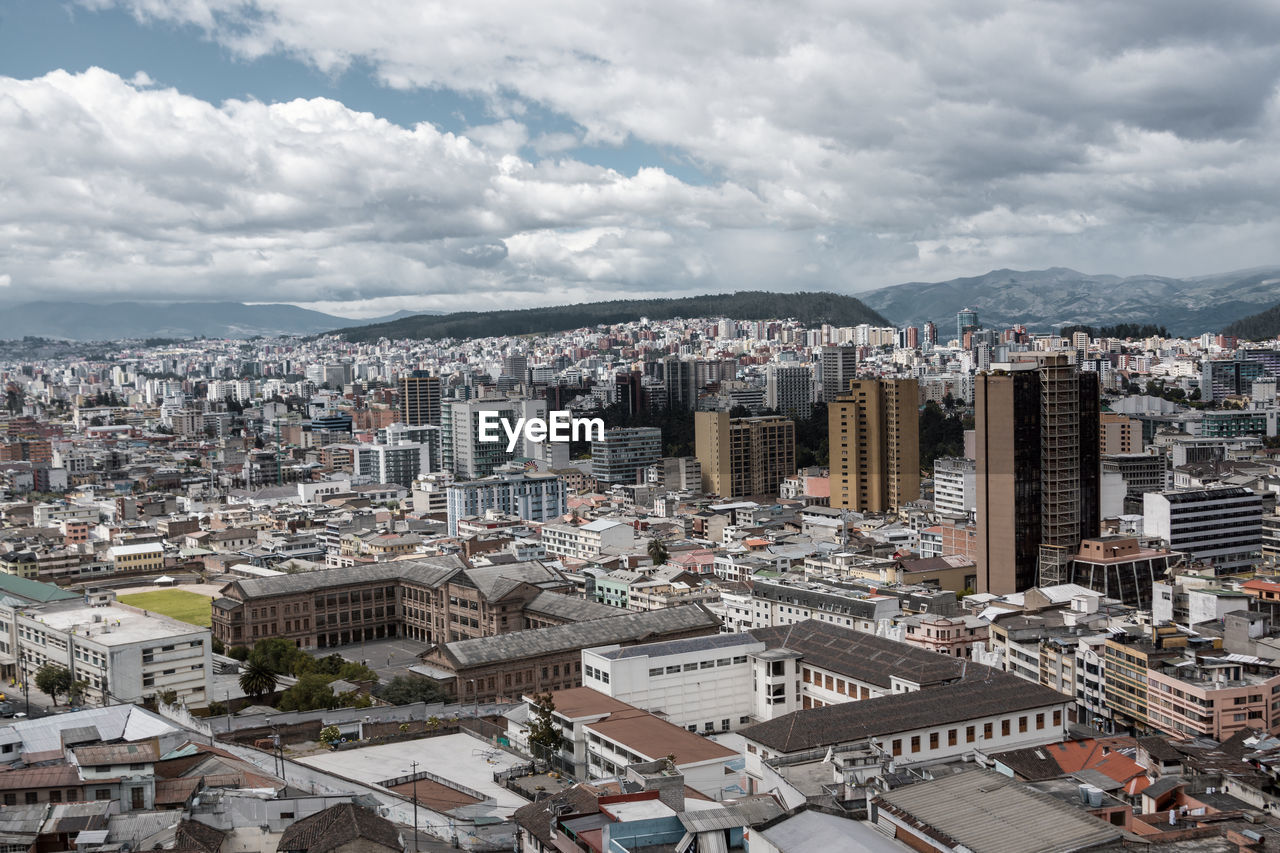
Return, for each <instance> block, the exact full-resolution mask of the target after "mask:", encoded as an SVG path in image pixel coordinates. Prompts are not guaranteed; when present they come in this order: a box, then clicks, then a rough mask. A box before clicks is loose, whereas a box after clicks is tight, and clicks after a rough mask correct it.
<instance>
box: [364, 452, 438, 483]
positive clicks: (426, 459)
mask: <svg viewBox="0 0 1280 853" xmlns="http://www.w3.org/2000/svg"><path fill="white" fill-rule="evenodd" d="M351 467H352V473H353V474H355V476H356V478H357V480H358V481H359V482H364V483H395V484H396V485H399V486H404V487H405V488H409V487H411V486H412V485H413V481H414V480H416V479H417V478H418V476H419V475H421V474H430V473H431V449H430V448H429V447H427V446H426V445H425V444H417V443H416V442H404V443H402V444H356V445H353V446H352V447H351Z"/></svg>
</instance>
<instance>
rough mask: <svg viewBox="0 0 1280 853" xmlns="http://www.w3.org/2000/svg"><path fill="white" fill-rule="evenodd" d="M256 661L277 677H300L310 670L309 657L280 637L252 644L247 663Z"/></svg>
mask: <svg viewBox="0 0 1280 853" xmlns="http://www.w3.org/2000/svg"><path fill="white" fill-rule="evenodd" d="M253 661H258V662H259V663H261V664H263V665H265V666H266V667H267V668H268V669H270V670H271V671H272V672H274V673H275V674H277V675H301V674H302V673H303V672H306V671H309V670H310V669H311V655H309V654H307V653H306V652H304V651H303V650H302V649H300V648H298V647H297V646H295V645H294V644H293V643H291V642H289V641H288V640H286V639H283V638H281V637H267V638H266V639H263V640H259V641H258V642H256V643H254V644H253V652H252V653H251V654H250V655H249V662H250V663H252V662H253Z"/></svg>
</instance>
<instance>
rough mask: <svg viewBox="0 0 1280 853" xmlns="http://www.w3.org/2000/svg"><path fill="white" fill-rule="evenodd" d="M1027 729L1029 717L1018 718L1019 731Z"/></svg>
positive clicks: (1022, 731) (1020, 732)
mask: <svg viewBox="0 0 1280 853" xmlns="http://www.w3.org/2000/svg"><path fill="white" fill-rule="evenodd" d="M1026 730H1027V718H1026V716H1022V717H1019V718H1018V733H1019V734H1023V733H1025V732H1026Z"/></svg>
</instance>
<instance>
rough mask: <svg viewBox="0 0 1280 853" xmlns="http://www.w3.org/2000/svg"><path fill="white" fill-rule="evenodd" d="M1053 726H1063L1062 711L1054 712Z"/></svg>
mask: <svg viewBox="0 0 1280 853" xmlns="http://www.w3.org/2000/svg"><path fill="white" fill-rule="evenodd" d="M1053 724H1054V725H1055V726H1060V725H1062V712H1061V711H1054V712H1053Z"/></svg>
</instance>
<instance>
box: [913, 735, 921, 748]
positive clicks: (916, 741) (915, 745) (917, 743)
mask: <svg viewBox="0 0 1280 853" xmlns="http://www.w3.org/2000/svg"><path fill="white" fill-rule="evenodd" d="M911 751H912V752H919V751H920V735H912V736H911Z"/></svg>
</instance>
